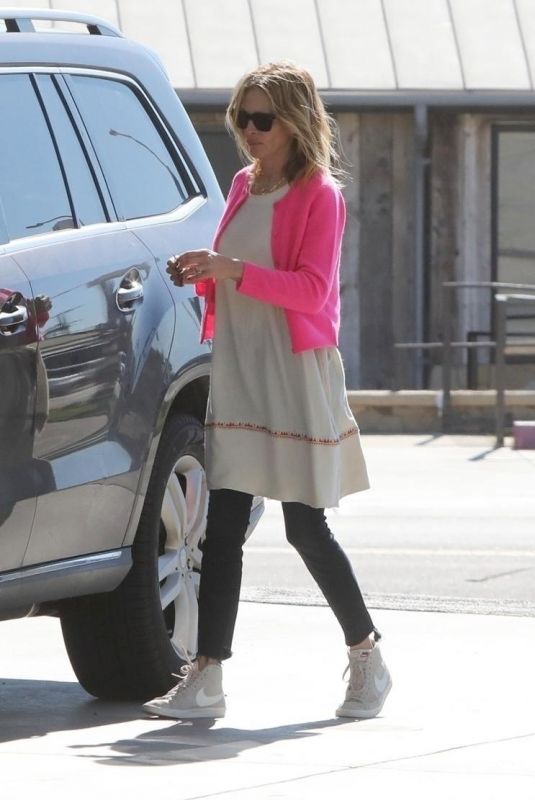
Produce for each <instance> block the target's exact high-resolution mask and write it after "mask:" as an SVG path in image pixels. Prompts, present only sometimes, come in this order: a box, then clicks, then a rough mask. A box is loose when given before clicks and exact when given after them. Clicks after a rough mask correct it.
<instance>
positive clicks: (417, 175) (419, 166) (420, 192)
mask: <svg viewBox="0 0 535 800" xmlns="http://www.w3.org/2000/svg"><path fill="white" fill-rule="evenodd" d="M414 125H415V170H414V250H415V253H414V259H415V326H414V327H415V330H414V334H415V335H414V338H415V340H416V341H417V342H423V341H424V314H425V262H426V253H427V242H426V213H427V211H426V209H427V172H428V165H429V152H428V150H429V126H428V114H427V106H425V105H423V104H418V105H416V106H415V107H414ZM424 358H425V356H424V353H423V352H422V351H417V353H416V358H415V365H414V377H415V386H416V387H417V388H419V389H422V388H424Z"/></svg>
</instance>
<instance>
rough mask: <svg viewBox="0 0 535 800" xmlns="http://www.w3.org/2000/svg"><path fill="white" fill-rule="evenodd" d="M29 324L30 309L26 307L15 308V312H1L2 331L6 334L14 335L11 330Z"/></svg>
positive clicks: (0, 323)
mask: <svg viewBox="0 0 535 800" xmlns="http://www.w3.org/2000/svg"><path fill="white" fill-rule="evenodd" d="M26 322H28V309H27V308H26V307H25V306H15V309H14V311H0V330H1V331H3V332H4V333H13V331H11V330H10V328H16V327H18V326H19V325H24V324H25V323H26Z"/></svg>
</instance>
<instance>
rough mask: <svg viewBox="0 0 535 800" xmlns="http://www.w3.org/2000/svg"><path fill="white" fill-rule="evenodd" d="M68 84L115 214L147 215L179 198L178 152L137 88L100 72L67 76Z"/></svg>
mask: <svg viewBox="0 0 535 800" xmlns="http://www.w3.org/2000/svg"><path fill="white" fill-rule="evenodd" d="M71 85H72V88H73V92H74V95H75V100H76V103H77V105H78V108H79V109H80V113H81V114H82V116H83V118H84V122H85V125H86V127H87V130H88V132H89V135H90V137H91V139H92V141H93V145H94V147H95V150H96V152H97V155H98V158H99V160H100V163H101V166H102V169H103V171H104V174H105V175H106V179H107V181H108V184H109V189H110V193H111V195H112V198H113V201H114V203H115V206H116V208H117V212H118V214H119V215H120V216H121V217H124V218H125V219H135V218H138V217H148V216H153V215H155V214H164V213H166V212H168V211H172V210H173V209H175V208H176V207H177V206H179V205H180V204H181V203H183V202H184V200H185V199H186V197H187V192H186V190H185V188H184V184H183V182H182V179H181V177H180V174H179V172H178V169H177V165H176V163H175V161H174V158H177V157H178V156H177V155H176V154H174V157H172V156H171V152H170V150H169V149H168V147H167V144H166V143H165V141H164V139H163V138H162V135H161V133H160V131H159V129H158V128H157V127H156V125H155V123H154V121H153V119H152V118H151V116H150V115H149V113H148V112H147V110H146V109H145V107H144V106H143V104H142V102H141V99H140V98H139V97H138V96H137V94H135V93H134V91H133V90H132V89H131V88H130V87H129V86H127V85H126V84H124V83H120V82H119V81H114V80H108V79H106V78H92V77H86V76H78V75H77V76H71ZM170 147H171V145H170Z"/></svg>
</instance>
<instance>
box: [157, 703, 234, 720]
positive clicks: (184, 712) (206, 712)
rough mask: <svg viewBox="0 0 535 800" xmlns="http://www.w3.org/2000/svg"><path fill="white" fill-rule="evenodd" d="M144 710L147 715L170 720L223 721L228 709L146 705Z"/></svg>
mask: <svg viewBox="0 0 535 800" xmlns="http://www.w3.org/2000/svg"><path fill="white" fill-rule="evenodd" d="M143 710H144V711H146V712H147V714H151V715H152V716H155V717H167V718H169V719H221V717H224V716H225V712H226V709H225V708H224V707H223V708H222V707H215V708H185V709H179V708H165V709H164V708H159V707H158V706H151V705H150V703H145V705H144V706H143Z"/></svg>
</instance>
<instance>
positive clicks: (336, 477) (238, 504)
mask: <svg viewBox="0 0 535 800" xmlns="http://www.w3.org/2000/svg"><path fill="white" fill-rule="evenodd" d="M227 124H228V125H229V127H230V129H231V131H232V132H233V134H234V136H235V138H236V141H237V145H238V148H239V149H240V151H241V152H242V153H243V154H244V155H245V156H246V159H247V160H248V161H249V162H250V165H249V166H248V167H246V168H245V169H243V170H241V171H240V172H238V173H237V175H236V176H235V178H234V181H233V183H232V187H231V189H230V193H229V196H228V200H227V204H226V208H225V211H224V214H223V217H222V219H221V222H220V225H219V228H218V230H217V232H216V236H215V241H214V250H213V251H212V250H198V251H194V252H187V253H182V254H181V255H179V256H176V257H174V258H172V259H170V261H169V268H168V272H169V273H170V275H171V278H172V280H173V282H174V283H175V284H177V285H182V284H183V283H195V284H196V289H197V293H198V294H200V295H202V296H204V299H205V309H204V318H203V324H202V338H203V340H204V339H207V338H213V339H214V349H213V360H212V377H211V387H210V397H209V402H208V410H207V418H206V470H207V480H208V486H209V489H210V501H209V507H208V520H207V529H206V540H205V543H204V546H203V563H202V572H201V583H200V591H199V638H198V657H197V660H196V662H195V663H194V664H190V665H189V666H186V667H184V668H183V670H184V675H185V677H184V678H183V679H182V681H181V682H180V683H179V684H178V685H177V686H176V687H175V688H173V689H172V690H171V691H170V692H169V693H168V694H167V695H165V696H164V697H162V698H156V699H154V700H152V701H151V702H148V703H146V704H145V706H144V708H145V709H146V710H147V711H148V712H149V713H152V714H157V715H160V716H164V717H174V718H192V717H222V716H224V714H225V700H224V694H223V687H222V669H221V662H222V661H223V660H224V659H226V658H229V657H230V655H231V645H232V637H233V632H234V623H235V620H236V614H237V610H238V602H239V593H240V583H241V569H242V546H243V543H244V539H245V532H246V529H247V526H248V522H249V514H250V510H251V503H252V499H253V496H254V495H261V496H264V497H270V498H274V499H278V500H281V501H282V508H283V513H284V521H285V527H286V535H287V538H288V541H289V542H290V543H291V544H292V545H294V547H295V548H296V549H297V551H298V552H299V554H300V555H301V556H302V558H303V560H304V562H305V564H306V566H307V567H308V569H309V571H310V572H311V574H312V576H313V577H314V578H315V580H316V582H317V584H318V586H319V587H320V589H321V590H322V592H323V594H324V595H325V597H326V599H327V601H328V603H329V605H330V607H331V608H332V610H333V611H334V613H335V615H336V617H337V619H338V621H339V622H340V625H341V627H342V630H343V632H344V636H345V641H346V644H347V646H348V653H349V665H348V670H349V673H350V674H349V682H348V686H347V691H346V696H345V699H344V701H343V702H342V704H341V705H340V707H339V708H338V709H337V711H336V714H337V715H338V716H348V717H373V716H375V715H376V714H378V713H379V711H380V710H381V708H382V706H383V703H384V701H385V699H386V696H387V694H388V692H389V690H390V687H391V680H390V676H389V673H388V670H387V668H386V666H385V664H384V662H383V660H382V657H381V653H380V650H379V647H378V645H377V644H376V642H377V641H378V640H379V639H380V635H379V634H378V632H377V631H376V630H375V628H374V626H373V623H372V621H371V618H370V615H369V613H368V611H367V609H366V606H365V604H364V601H363V598H362V595H361V592H360V590H359V587H358V584H357V581H356V579H355V576H354V574H353V571H352V568H351V565H350V563H349V560H348V559H347V557H346V555H345V554H344V552H343V550H342V549H341V547H340V546H339V545H338V543H337V542H336V541H335V539H334V538H333V536H332V534H331V532H330V530H329V528H328V525H327V522H326V520H325V515H324V508H325V507H332V506H337V505H338V502H339V500H340V498H341V497H343V496H345V495H347V494H350V493H352V492H357V491H360V490H363V489H366V488H368V478H367V474H366V467H365V463H364V459H363V456H362V451H361V447H360V440H359V430H358V427H357V424H356V422H355V420H354V418H353V416H352V414H351V411H350V409H349V406H348V403H347V398H346V394H345V385H344V373H343V367H342V363H341V359H340V355H339V352H338V350H337V340H338V328H339V311H340V294H339V264H340V249H341V242H342V233H343V229H344V223H345V206H344V201H343V198H342V195H341V192H340V190H339V188H338V185H337V182H336V180H335V178H334V177H333V168H334V165H335V164H336V156H335V153H334V150H333V146H332V140H333V127H334V126H333V123H332V121H331V120H330V119H329V117H328V116H327V114H326V111H325V109H324V107H323V104H322V101H321V99H320V97H319V94H318V92H317V90H316V88H315V86H314V83H313V81H312V78H311V77H310V75H309V74H308V73H307V72H306V71H305V70H304V69H301V68H299V67H297V66H295V65H293V64H288V63H277V64H268V65H266V66H263V67H259V68H258V69H255V70H254V71H253V72H251V73H250V74H248V75H246V76H245V77H244V78H243V79H242V80H241V81H240V82H239V83H238V85H237V87H236V89H235V90H234V94H233V96H232V99H231V102H230V105H229V108H228V111H227Z"/></svg>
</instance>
